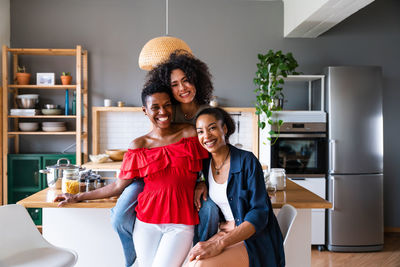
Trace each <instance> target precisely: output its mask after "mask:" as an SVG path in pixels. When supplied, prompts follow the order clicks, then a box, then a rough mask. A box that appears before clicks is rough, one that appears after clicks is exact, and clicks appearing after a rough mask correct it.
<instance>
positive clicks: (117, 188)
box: [53, 179, 133, 207]
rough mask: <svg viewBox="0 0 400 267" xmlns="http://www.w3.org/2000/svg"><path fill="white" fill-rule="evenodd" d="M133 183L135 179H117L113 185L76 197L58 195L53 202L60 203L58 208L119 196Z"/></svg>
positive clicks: (67, 194)
mask: <svg viewBox="0 0 400 267" xmlns="http://www.w3.org/2000/svg"><path fill="white" fill-rule="evenodd" d="M132 181H133V179H128V180H123V179H117V181H115V182H114V183H112V184H109V185H106V186H104V187H102V188H99V189H96V190H93V191H90V192H85V193H79V194H76V195H73V194H69V193H66V194H61V195H58V196H57V197H56V198H55V199H54V200H53V201H54V202H57V201H60V203H59V204H58V206H59V207H61V206H64V205H65V204H67V203H76V202H80V201H83V200H92V199H101V198H106V197H113V196H118V195H120V194H121V193H122V191H124V189H125V187H127V186H128V185H130V184H131V183H132Z"/></svg>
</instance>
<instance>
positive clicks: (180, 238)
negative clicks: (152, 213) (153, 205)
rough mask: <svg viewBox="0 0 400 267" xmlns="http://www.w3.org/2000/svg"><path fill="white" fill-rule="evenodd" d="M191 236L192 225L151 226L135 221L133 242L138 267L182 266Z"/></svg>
mask: <svg viewBox="0 0 400 267" xmlns="http://www.w3.org/2000/svg"><path fill="white" fill-rule="evenodd" d="M193 235H194V226H193V225H184V224H152V223H145V222H141V221H139V220H138V219H136V222H135V228H134V230H133V242H134V243H135V250H136V256H137V262H138V263H139V267H165V266H168V267H175V266H176V267H180V266H182V264H183V262H184V260H185V259H186V256H187V254H188V253H189V250H190V248H191V246H192V241H193Z"/></svg>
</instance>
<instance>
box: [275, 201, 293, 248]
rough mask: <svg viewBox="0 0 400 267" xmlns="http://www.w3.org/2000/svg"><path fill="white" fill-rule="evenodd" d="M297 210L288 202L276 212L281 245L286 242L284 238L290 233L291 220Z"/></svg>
mask: <svg viewBox="0 0 400 267" xmlns="http://www.w3.org/2000/svg"><path fill="white" fill-rule="evenodd" d="M296 216H297V210H296V209H295V208H294V207H293V206H292V205H290V204H285V205H283V207H282V208H281V210H280V211H279V213H278V216H277V220H278V224H279V228H281V232H282V235H283V245H285V244H286V240H287V239H288V236H289V234H290V230H291V228H292V225H293V222H294V220H295V219H296Z"/></svg>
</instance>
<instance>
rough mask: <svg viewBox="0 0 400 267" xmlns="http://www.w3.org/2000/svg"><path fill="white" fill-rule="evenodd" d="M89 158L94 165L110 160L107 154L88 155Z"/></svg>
mask: <svg viewBox="0 0 400 267" xmlns="http://www.w3.org/2000/svg"><path fill="white" fill-rule="evenodd" d="M89 158H90V160H91V161H92V162H94V163H104V162H107V161H108V159H109V158H110V156H109V155H107V154H98V155H89Z"/></svg>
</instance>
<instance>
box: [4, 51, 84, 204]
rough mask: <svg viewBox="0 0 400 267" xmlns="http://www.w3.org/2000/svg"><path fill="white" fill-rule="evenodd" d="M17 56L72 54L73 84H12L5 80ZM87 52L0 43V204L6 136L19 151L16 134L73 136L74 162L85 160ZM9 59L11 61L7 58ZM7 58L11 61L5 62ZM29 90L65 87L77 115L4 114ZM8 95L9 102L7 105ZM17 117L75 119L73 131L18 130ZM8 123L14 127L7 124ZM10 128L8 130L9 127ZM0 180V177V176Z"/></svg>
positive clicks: (6, 152)
mask: <svg viewBox="0 0 400 267" xmlns="http://www.w3.org/2000/svg"><path fill="white" fill-rule="evenodd" d="M20 55H24V56H25V55H34V56H73V57H75V63H76V67H75V73H74V75H75V78H76V84H72V85H50V86H47V85H46V86H43V85H33V84H29V85H19V84H12V83H10V81H9V77H10V76H11V75H10V74H9V72H8V71H9V69H10V68H12V74H13V75H12V77H15V76H16V75H15V74H16V72H17V67H18V57H19V56H20ZM87 57H88V53H87V51H86V50H83V49H82V47H81V46H80V45H78V46H76V48H75V49H32V48H29V49H27V48H9V47H7V46H5V45H4V46H3V48H2V70H3V73H2V90H1V95H0V96H1V99H2V101H0V110H2V118H0V119H2V121H1V125H2V129H1V134H0V138H1V140H2V146H1V147H2V151H0V152H1V156H2V163H3V164H2V166H1V167H0V171H1V173H2V181H1V182H0V196H2V197H0V204H6V203H7V186H8V184H7V180H8V179H7V154H8V153H9V151H8V147H9V139H10V138H13V141H14V151H15V153H19V141H20V140H19V139H20V136H26V135H34V136H37V135H45V136H49V137H50V136H60V135H65V136H71V135H75V136H76V139H75V140H76V163H77V164H79V165H80V164H82V163H84V162H87V160H88V135H87V131H88V126H87V124H88V117H87V116H88V67H87V64H88V59H87ZM9 58H11V60H9ZM9 61H11V62H9ZM27 89H29V90H30V92H32V90H43V89H45V90H65V89H69V90H71V91H76V114H77V115H35V116H12V115H7V114H9V113H10V112H9V111H10V108H11V107H10V106H14V107H16V104H15V98H16V96H17V95H18V94H19V93H20V92H22V91H24V90H27ZM10 96H11V103H12V104H11V105H10ZM20 119H30V120H31V121H35V120H36V119H40V120H45V119H57V120H75V131H65V132H45V131H35V132H22V131H18V122H19V120H20ZM10 125H12V126H14V127H9V126H10ZM10 128H11V129H10ZM0 180H1V179H0Z"/></svg>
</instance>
